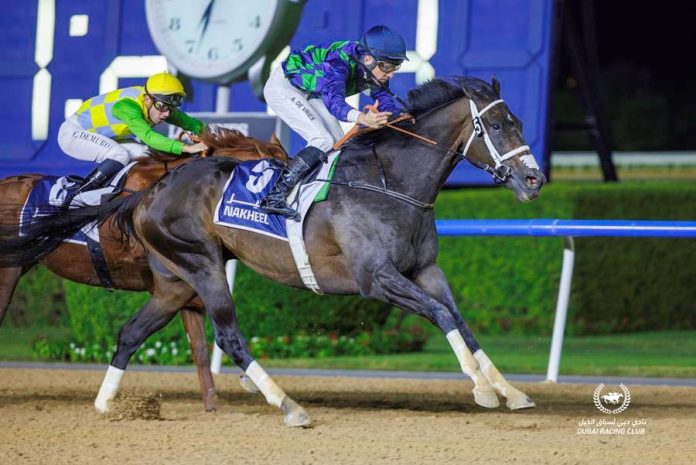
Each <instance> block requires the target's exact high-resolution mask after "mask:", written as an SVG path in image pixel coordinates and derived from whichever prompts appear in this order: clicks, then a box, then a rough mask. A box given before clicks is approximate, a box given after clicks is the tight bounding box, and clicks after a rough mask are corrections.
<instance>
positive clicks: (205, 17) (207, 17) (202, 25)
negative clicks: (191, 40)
mask: <svg viewBox="0 0 696 465" xmlns="http://www.w3.org/2000/svg"><path fill="white" fill-rule="evenodd" d="M213 3H215V0H210V3H208V6H207V7H206V9H205V11H204V12H203V16H202V17H201V21H200V22H199V23H198V27H199V28H201V35H200V37H199V38H198V46H197V47H196V50H198V49H199V48H200V47H201V42H203V36H205V31H207V30H208V24H209V23H210V14H211V12H212V11H213Z"/></svg>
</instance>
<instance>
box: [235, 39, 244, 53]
mask: <svg viewBox="0 0 696 465" xmlns="http://www.w3.org/2000/svg"><path fill="white" fill-rule="evenodd" d="M243 48H244V44H243V43H242V39H234V40H233V41H232V51H233V52H241V51H242V49H243Z"/></svg>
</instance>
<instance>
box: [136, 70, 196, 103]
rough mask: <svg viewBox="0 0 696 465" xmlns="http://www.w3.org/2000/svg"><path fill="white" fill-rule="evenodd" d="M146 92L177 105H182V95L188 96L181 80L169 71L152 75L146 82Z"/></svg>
mask: <svg viewBox="0 0 696 465" xmlns="http://www.w3.org/2000/svg"><path fill="white" fill-rule="evenodd" d="M145 92H146V93H148V94H149V95H151V96H152V97H154V98H155V99H157V100H161V101H162V102H164V103H167V104H169V105H175V106H179V105H181V99H182V97H186V91H184V86H183V85H182V84H181V81H179V79H178V78H177V77H176V76H174V75H172V74H169V73H157V74H153V75H152V76H150V77H149V78H148V80H147V82H146V83H145Z"/></svg>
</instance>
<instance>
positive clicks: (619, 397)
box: [592, 383, 631, 414]
mask: <svg viewBox="0 0 696 465" xmlns="http://www.w3.org/2000/svg"><path fill="white" fill-rule="evenodd" d="M619 387H620V388H621V391H623V393H621V392H609V393H607V394H604V395H602V389H604V383H601V384H600V385H598V386H597V389H595V390H594V395H593V396H592V397H593V399H594V404H595V406H596V407H597V409H598V410H599V411H600V412H602V413H607V414H616V413H621V412H623V411H624V410H626V409H627V408H628V405H629V404H630V403H631V392H630V391H629V390H628V388H627V387H626V385H625V384H619ZM614 406H616V408H610V407H614Z"/></svg>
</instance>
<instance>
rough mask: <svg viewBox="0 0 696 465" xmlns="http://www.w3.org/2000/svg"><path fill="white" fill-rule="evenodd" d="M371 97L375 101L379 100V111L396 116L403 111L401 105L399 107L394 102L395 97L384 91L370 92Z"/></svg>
mask: <svg viewBox="0 0 696 465" xmlns="http://www.w3.org/2000/svg"><path fill="white" fill-rule="evenodd" d="M370 97H372V99H373V100H379V111H389V112H391V113H393V114H395V115H398V114H400V113H401V112H402V111H403V109H402V108H401V105H399V104H398V103H397V102H396V100H394V97H392V96H391V94H390V93H389V92H387V91H386V90H384V89H375V90H373V91H372V92H370Z"/></svg>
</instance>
